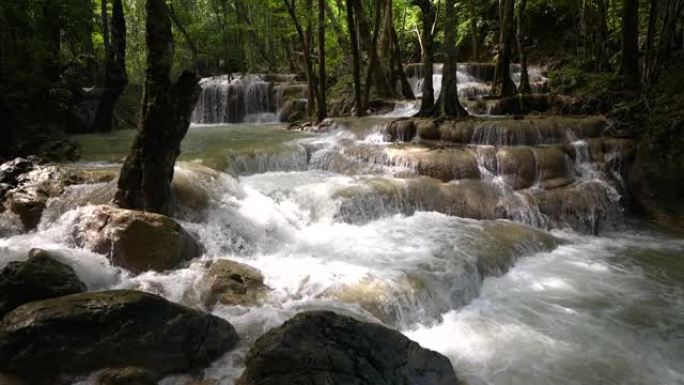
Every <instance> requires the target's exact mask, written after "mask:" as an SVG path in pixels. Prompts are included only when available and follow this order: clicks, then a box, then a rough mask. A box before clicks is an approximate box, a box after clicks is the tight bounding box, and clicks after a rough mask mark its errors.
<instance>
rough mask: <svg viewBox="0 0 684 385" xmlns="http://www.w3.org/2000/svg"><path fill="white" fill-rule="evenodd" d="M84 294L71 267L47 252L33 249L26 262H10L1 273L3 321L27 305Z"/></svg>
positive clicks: (0, 302) (81, 285)
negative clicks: (21, 306) (6, 316)
mask: <svg viewBox="0 0 684 385" xmlns="http://www.w3.org/2000/svg"><path fill="white" fill-rule="evenodd" d="M85 290H86V286H85V284H84V283H83V282H81V280H80V279H79V278H78V276H77V275H76V273H75V272H74V270H73V269H72V268H71V267H70V266H68V265H65V264H64V263H62V262H59V261H58V260H57V259H55V258H53V257H52V256H51V255H50V253H49V252H47V251H45V250H41V249H32V250H31V251H30V252H29V259H28V260H27V261H25V262H10V263H9V264H7V266H5V268H4V269H2V271H0V318H2V317H3V316H4V315H5V314H7V313H9V312H10V311H12V310H13V309H15V308H17V307H18V306H20V305H23V304H25V303H28V302H32V301H39V300H43V299H48V298H54V297H60V296H63V295H69V294H76V293H81V292H84V291H85Z"/></svg>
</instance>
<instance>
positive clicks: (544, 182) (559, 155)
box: [534, 147, 575, 189]
mask: <svg viewBox="0 0 684 385" xmlns="http://www.w3.org/2000/svg"><path fill="white" fill-rule="evenodd" d="M534 157H535V159H536V161H537V170H538V171H537V172H538V176H537V177H538V179H539V183H540V185H541V187H542V188H545V189H553V188H558V187H563V186H567V185H569V184H570V183H572V182H574V180H575V178H574V174H575V172H574V168H573V165H572V163H571V162H570V159H569V158H568V157H567V155H565V153H563V151H561V150H560V149H559V148H557V147H540V148H535V149H534Z"/></svg>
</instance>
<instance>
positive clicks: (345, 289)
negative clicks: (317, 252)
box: [323, 274, 439, 325]
mask: <svg viewBox="0 0 684 385" xmlns="http://www.w3.org/2000/svg"><path fill="white" fill-rule="evenodd" d="M393 281H394V282H391V283H390V282H388V281H385V280H383V279H380V278H377V277H371V276H366V277H364V278H363V279H360V280H359V281H357V282H353V283H345V284H342V285H339V286H335V287H333V288H330V289H328V290H326V291H325V293H324V294H323V297H326V298H332V299H335V300H338V301H340V302H344V303H347V304H350V305H358V306H359V307H361V308H362V309H363V310H365V311H367V312H368V313H370V314H372V315H373V316H374V317H375V318H377V319H378V320H380V321H381V322H383V323H384V324H386V325H393V324H396V322H398V321H399V319H400V317H401V315H402V310H403V309H401V304H402V303H404V301H405V300H408V301H410V300H411V299H412V298H423V297H424V295H425V294H427V290H426V288H425V284H424V283H423V281H422V280H421V278H420V277H418V275H416V274H405V275H403V276H401V277H397V278H395V279H394V280H393ZM404 315H405V314H404ZM434 315H435V316H439V314H434Z"/></svg>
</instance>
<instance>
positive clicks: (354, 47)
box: [347, 0, 364, 116]
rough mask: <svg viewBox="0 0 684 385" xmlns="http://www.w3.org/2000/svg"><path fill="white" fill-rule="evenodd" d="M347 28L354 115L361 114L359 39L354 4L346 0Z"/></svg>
mask: <svg viewBox="0 0 684 385" xmlns="http://www.w3.org/2000/svg"><path fill="white" fill-rule="evenodd" d="M347 28H348V29H349V37H350V39H349V41H350V42H351V51H352V62H353V65H354V68H353V72H352V73H353V77H354V106H355V107H356V116H363V115H364V110H363V103H362V102H361V56H360V54H359V39H358V29H357V27H356V20H354V4H353V3H352V0H347Z"/></svg>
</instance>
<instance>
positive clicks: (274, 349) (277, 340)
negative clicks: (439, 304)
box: [237, 311, 458, 385]
mask: <svg viewBox="0 0 684 385" xmlns="http://www.w3.org/2000/svg"><path fill="white" fill-rule="evenodd" d="M237 383H238V384H240V385H266V384H268V385H281V384H282V385H290V384H309V385H318V384H320V385H343V384H344V385H346V384H359V385H362V384H365V385H383V384H384V385H396V384H430V385H455V384H458V379H457V378H456V374H455V373H454V369H453V367H452V366H451V363H450V362H449V359H448V358H446V357H444V356H442V355H441V354H439V353H436V352H433V351H430V350H427V349H423V348H422V347H420V345H418V344H417V343H416V342H413V341H411V340H409V339H408V338H406V337H404V336H403V335H402V334H401V333H399V332H398V331H395V330H392V329H388V328H386V327H384V326H382V325H379V324H372V323H367V322H361V321H357V320H355V319H353V318H351V317H347V316H343V315H338V314H335V313H333V312H318V311H317V312H305V313H300V314H298V315H296V316H295V317H293V318H292V319H290V320H289V321H287V322H285V323H284V324H283V325H282V326H280V327H278V328H275V329H272V330H270V331H269V332H268V333H266V334H265V335H263V336H261V337H260V338H259V339H258V340H257V341H256V343H255V344H254V346H253V347H252V349H251V350H250V352H249V354H248V356H247V368H246V369H245V371H244V373H243V374H242V377H240V379H239V380H238V382H237Z"/></svg>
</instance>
